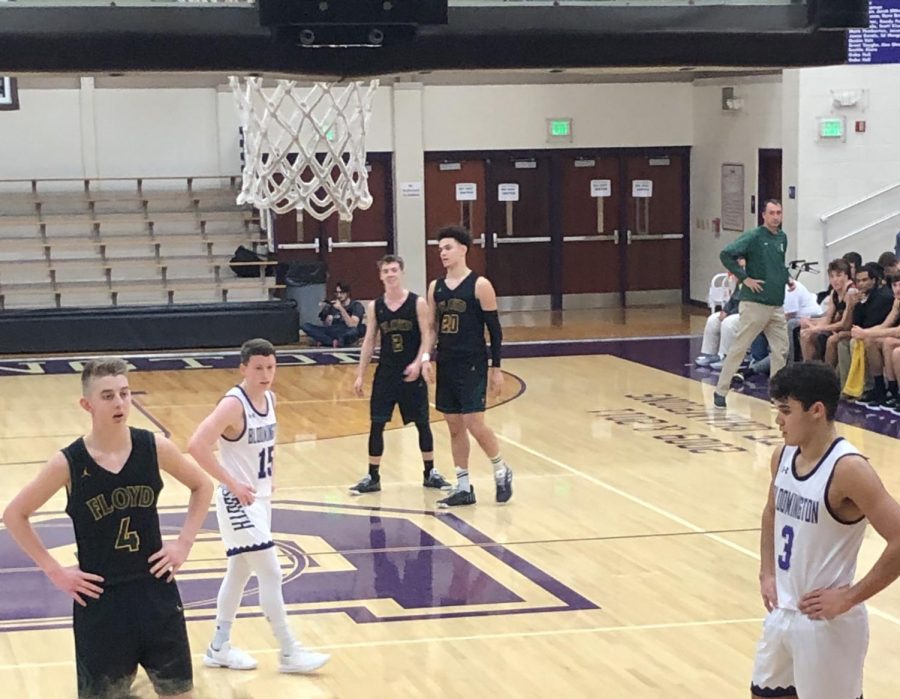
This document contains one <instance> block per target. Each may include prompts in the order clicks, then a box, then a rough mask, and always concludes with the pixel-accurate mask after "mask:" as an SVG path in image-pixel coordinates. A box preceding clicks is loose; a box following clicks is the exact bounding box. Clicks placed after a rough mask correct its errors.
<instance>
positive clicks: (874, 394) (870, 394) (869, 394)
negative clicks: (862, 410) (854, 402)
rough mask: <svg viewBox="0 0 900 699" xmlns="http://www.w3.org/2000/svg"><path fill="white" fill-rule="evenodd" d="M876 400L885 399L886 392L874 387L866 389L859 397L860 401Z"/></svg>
mask: <svg viewBox="0 0 900 699" xmlns="http://www.w3.org/2000/svg"><path fill="white" fill-rule="evenodd" d="M874 400H884V393H879V392H878V391H876V390H875V389H874V388H873V389H872V390H870V391H866V392H865V393H863V394H862V395H861V396H860V397H859V401H858V402H859V403H871V402H872V401H874Z"/></svg>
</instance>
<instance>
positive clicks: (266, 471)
mask: <svg viewBox="0 0 900 699" xmlns="http://www.w3.org/2000/svg"><path fill="white" fill-rule="evenodd" d="M274 458H275V447H274V446H271V447H269V448H268V449H263V450H262V451H260V452H259V474H258V475H259V479H260V480H262V479H263V478H266V477H267V476H271V475H272V461H273V460H274Z"/></svg>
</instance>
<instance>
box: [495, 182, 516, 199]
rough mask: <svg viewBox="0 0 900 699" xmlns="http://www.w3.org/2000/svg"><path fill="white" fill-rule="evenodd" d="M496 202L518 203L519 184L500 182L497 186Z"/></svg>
mask: <svg viewBox="0 0 900 699" xmlns="http://www.w3.org/2000/svg"><path fill="white" fill-rule="evenodd" d="M497 201H519V184H518V183H517V182H501V183H500V184H498V185H497Z"/></svg>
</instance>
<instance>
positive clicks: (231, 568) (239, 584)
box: [210, 554, 252, 650]
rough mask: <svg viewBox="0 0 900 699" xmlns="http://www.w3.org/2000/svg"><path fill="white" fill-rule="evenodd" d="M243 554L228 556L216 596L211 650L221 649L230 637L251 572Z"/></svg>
mask: <svg viewBox="0 0 900 699" xmlns="http://www.w3.org/2000/svg"><path fill="white" fill-rule="evenodd" d="M244 555H245V554H238V555H236V556H229V558H228V567H227V568H226V569H225V577H224V578H222V585H221V586H220V587H219V595H218V597H217V598H216V633H215V636H213V640H212V643H211V644H210V645H212V648H213V650H221V648H222V645H223V644H225V643H228V641H229V639H230V638H231V625H232V623H233V622H234V618H235V616H237V610H238V608H239V607H240V606H241V598H242V597H243V596H244V588H245V587H246V586H247V581H248V580H249V579H250V575H251V573H252V571H251V570H250V563H249V562H248V561H247V560H246V559H245V558H244Z"/></svg>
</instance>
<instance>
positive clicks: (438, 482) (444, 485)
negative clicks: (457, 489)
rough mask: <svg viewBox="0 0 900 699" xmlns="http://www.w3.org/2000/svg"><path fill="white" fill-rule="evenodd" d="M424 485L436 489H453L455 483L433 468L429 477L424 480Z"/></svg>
mask: <svg viewBox="0 0 900 699" xmlns="http://www.w3.org/2000/svg"><path fill="white" fill-rule="evenodd" d="M422 487H423V488H434V489H435V490H453V484H452V483H451V482H450V481H448V480H447V479H446V478H444V477H443V476H442V475H441V474H440V473H438V472H437V471H435V470H434V469H431V473H429V474H428V478H425V479H423V480H422Z"/></svg>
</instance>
